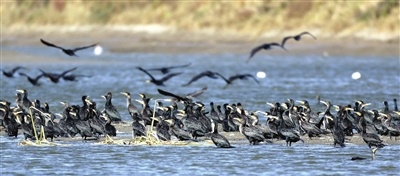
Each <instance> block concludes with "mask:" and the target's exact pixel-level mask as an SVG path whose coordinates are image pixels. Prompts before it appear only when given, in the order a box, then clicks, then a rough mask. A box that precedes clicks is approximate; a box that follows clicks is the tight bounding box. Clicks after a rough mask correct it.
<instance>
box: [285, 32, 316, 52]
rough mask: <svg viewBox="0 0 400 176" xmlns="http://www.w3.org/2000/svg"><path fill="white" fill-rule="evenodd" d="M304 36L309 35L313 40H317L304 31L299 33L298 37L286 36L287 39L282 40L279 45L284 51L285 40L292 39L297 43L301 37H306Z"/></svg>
mask: <svg viewBox="0 0 400 176" xmlns="http://www.w3.org/2000/svg"><path fill="white" fill-rule="evenodd" d="M306 34H307V35H310V36H311V37H312V38H314V39H315V40H316V39H317V38H316V37H315V36H314V35H312V34H311V33H309V32H307V31H305V32H302V33H300V34H298V35H295V36H287V37H285V38H283V40H282V43H281V46H282V48H283V49H285V43H286V41H287V40H289V39H291V38H293V39H294V40H296V41H299V40H300V39H301V36H302V35H306Z"/></svg>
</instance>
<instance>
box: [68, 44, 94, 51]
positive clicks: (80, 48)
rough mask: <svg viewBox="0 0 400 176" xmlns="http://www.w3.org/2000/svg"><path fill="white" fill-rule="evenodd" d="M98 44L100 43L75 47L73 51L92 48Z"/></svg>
mask: <svg viewBox="0 0 400 176" xmlns="http://www.w3.org/2000/svg"><path fill="white" fill-rule="evenodd" d="M97 44H98V43H96V44H93V45H89V46H84V47H79V48H75V49H73V50H72V51H79V50H83V49H86V48H91V47H94V46H96V45H97Z"/></svg>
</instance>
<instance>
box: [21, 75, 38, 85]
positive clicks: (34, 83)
mask: <svg viewBox="0 0 400 176" xmlns="http://www.w3.org/2000/svg"><path fill="white" fill-rule="evenodd" d="M19 75H21V76H25V77H26V79H28V81H29V82H30V83H31V84H32V85H34V86H40V85H41V84H40V82H39V79H40V78H41V77H43V73H42V74H40V75H38V76H36V77H30V76H29V75H27V74H25V73H19Z"/></svg>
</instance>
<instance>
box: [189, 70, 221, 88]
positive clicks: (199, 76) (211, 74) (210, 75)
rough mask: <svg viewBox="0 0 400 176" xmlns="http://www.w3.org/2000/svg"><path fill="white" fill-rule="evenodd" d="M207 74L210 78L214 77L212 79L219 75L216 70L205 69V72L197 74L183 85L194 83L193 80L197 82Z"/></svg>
mask: <svg viewBox="0 0 400 176" xmlns="http://www.w3.org/2000/svg"><path fill="white" fill-rule="evenodd" d="M205 76H207V77H209V78H212V79H217V78H218V77H217V75H216V74H215V72H212V71H209V70H207V71H204V72H201V73H199V74H197V75H196V76H194V77H193V78H192V79H191V80H190V81H189V82H187V83H186V84H184V85H182V86H188V85H190V84H192V83H193V82H195V81H197V80H199V79H200V78H202V77H205Z"/></svg>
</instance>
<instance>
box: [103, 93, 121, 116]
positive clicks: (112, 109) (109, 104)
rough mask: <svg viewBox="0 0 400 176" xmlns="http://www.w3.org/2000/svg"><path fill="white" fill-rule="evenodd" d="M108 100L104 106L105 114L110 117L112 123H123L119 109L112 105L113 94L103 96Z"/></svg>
mask: <svg viewBox="0 0 400 176" xmlns="http://www.w3.org/2000/svg"><path fill="white" fill-rule="evenodd" d="M102 97H103V98H105V99H106V104H105V105H104V109H105V113H107V114H108V115H109V118H110V121H117V122H119V121H122V119H121V115H120V114H119V112H118V110H117V108H115V106H114V105H113V104H112V102H111V101H112V93H111V92H108V93H107V95H103V96H102Z"/></svg>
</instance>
